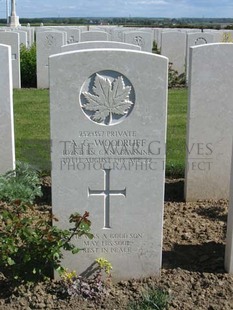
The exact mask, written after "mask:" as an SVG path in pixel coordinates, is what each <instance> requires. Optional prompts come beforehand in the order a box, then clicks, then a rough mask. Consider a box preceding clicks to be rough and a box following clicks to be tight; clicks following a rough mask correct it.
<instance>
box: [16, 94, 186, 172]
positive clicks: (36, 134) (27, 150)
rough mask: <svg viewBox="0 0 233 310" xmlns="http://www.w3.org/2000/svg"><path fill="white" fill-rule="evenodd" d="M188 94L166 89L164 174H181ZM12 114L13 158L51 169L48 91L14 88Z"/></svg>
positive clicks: (183, 160) (44, 168)
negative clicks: (13, 133) (14, 156)
mask: <svg viewBox="0 0 233 310" xmlns="http://www.w3.org/2000/svg"><path fill="white" fill-rule="evenodd" d="M187 93H188V92H187V89H171V90H169V96H168V102H169V103H168V130H167V168H166V175H167V176H175V177H181V176H183V175H184V166H185V135H186V134H185V133H186V113H187V101H188V99H187ZM14 117H15V139H16V159H17V160H19V161H24V162H28V163H30V164H32V165H33V166H34V167H35V168H37V169H40V170H42V171H46V172H48V171H50V133H49V130H50V129H49V92H48V90H37V89H21V90H14Z"/></svg>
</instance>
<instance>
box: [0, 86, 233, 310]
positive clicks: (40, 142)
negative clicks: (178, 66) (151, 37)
mask: <svg viewBox="0 0 233 310" xmlns="http://www.w3.org/2000/svg"><path fill="white" fill-rule="evenodd" d="M14 102H15V103H14V115H15V133H16V156H17V159H20V160H21V161H26V162H29V163H31V164H32V165H33V166H34V167H35V168H38V169H39V168H40V169H41V170H42V171H43V173H42V174H41V179H42V189H43V193H44V196H43V197H42V198H41V199H39V200H38V201H37V203H36V204H35V210H34V211H31V212H32V215H33V212H37V213H38V212H39V213H40V214H41V215H42V216H43V217H44V218H46V219H47V218H48V217H49V214H50V212H51V195H50V191H51V179H50V177H49V175H48V174H49V173H48V172H49V170H50V165H49V148H50V142H49V103H48V102H49V99H48V91H46V90H17V91H15V92H14ZM186 102H187V90H186V89H180V90H177V89H173V90H170V92H169V107H168V108H169V109H168V143H167V170H166V175H167V179H166V190H165V210H164V231H163V234H164V236H163V266H162V272H161V277H160V278H159V279H156V278H153V277H151V278H146V279H140V280H133V279H132V280H130V281H122V282H120V283H115V284H112V287H111V289H110V291H109V292H108V295H106V296H105V295H104V294H103V295H102V296H101V297H100V298H99V299H98V298H97V299H95V300H94V301H86V300H83V299H81V298H78V297H74V298H71V299H69V298H67V297H66V296H65V295H64V294H61V283H60V282H58V281H51V280H48V281H47V282H46V281H45V282H40V283H37V284H35V285H33V284H30V283H28V284H24V285H20V286H19V287H14V286H13V285H11V283H9V282H8V280H7V278H4V276H3V275H2V276H1V280H0V309H2V310H5V309H80V310H82V309H166V307H167V309H179V310H180V309H184V310H185V309H209V310H211V309H213V310H214V309H216V310H217V309H219V310H220V309H221V310H222V309H233V294H232V293H233V277H232V276H230V275H228V274H226V273H225V271H224V247H225V234H226V219H227V207H228V202H227V201H224V200H221V201H199V202H197V203H185V202H183V176H184V162H185V130H186V128H185V127H186V121H185V117H186V111H187V107H186ZM5 207H6V203H3V202H2V203H1V204H0V208H1V209H2V208H5ZM77 212H78V210H77ZM145 212H146V208H145ZM142 224H145V223H143V219H142ZM76 255H77V262H78V254H76ZM113 268H114V266H113ZM77 270H78V263H77ZM159 292H160V293H161V292H163V294H160V293H159ZM166 304H167V306H165V305H166Z"/></svg>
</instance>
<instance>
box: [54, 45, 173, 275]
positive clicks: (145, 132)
mask: <svg viewBox="0 0 233 310" xmlns="http://www.w3.org/2000/svg"><path fill="white" fill-rule="evenodd" d="M135 64H137V66H135ZM167 66H168V60H167V58H165V57H162V56H158V55H153V54H149V53H144V52H138V51H130V50H117V49H101V50H98V49H95V50H85V51H78V52H68V53H63V54H59V55H54V56H51V57H50V100H51V101H50V108H51V113H50V115H51V139H52V141H53V143H52V145H53V146H52V152H51V156H52V166H53V169H52V182H53V188H52V201H53V207H54V213H55V214H56V216H57V217H58V218H59V223H60V224H59V225H61V226H62V227H63V228H65V227H66V228H68V226H69V224H68V216H69V214H71V213H74V212H80V213H84V212H85V211H88V212H90V219H91V221H92V232H93V233H94V235H95V238H94V239H93V240H89V239H80V240H79V239H78V240H76V242H77V245H78V246H80V247H81V248H84V251H82V252H80V253H79V254H78V260H77V258H76V257H75V256H70V255H65V259H64V265H65V266H66V267H68V268H70V269H71V270H73V269H77V268H78V270H79V272H80V273H82V272H84V273H85V270H86V269H87V268H89V267H90V265H91V264H92V263H93V262H94V260H95V259H96V258H98V257H104V258H106V259H108V260H109V261H110V262H111V263H112V265H113V278H114V279H115V280H120V279H129V278H140V277H144V276H152V275H159V273H160V268H161V256H162V226H163V225H162V223H163V203H164V158H165V133H166V103H167ZM145 68H147V69H146V70H145ZM155 85H156V87H155ZM103 105H104V106H103ZM110 107H111V108H110Z"/></svg>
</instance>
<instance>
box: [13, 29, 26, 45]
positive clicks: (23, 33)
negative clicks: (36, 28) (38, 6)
mask: <svg viewBox="0 0 233 310" xmlns="http://www.w3.org/2000/svg"><path fill="white" fill-rule="evenodd" d="M14 32H16V33H18V34H19V42H20V45H21V44H23V45H24V46H26V47H27V46H28V39H27V32H26V31H23V30H19V29H16V30H14Z"/></svg>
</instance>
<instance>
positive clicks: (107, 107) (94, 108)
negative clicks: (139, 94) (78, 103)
mask: <svg viewBox="0 0 233 310" xmlns="http://www.w3.org/2000/svg"><path fill="white" fill-rule="evenodd" d="M92 92H93V94H91V93H89V92H83V93H82V94H83V96H84V97H85V99H86V101H87V103H86V104H83V105H82V107H83V109H84V110H87V111H91V112H94V113H93V114H92V115H91V119H92V120H93V121H95V122H98V123H101V122H104V123H107V125H109V124H111V123H112V119H113V118H114V115H118V116H120V115H122V116H124V115H126V114H127V112H128V111H129V109H130V108H131V106H132V105H133V102H131V101H130V100H129V95H130V92H131V86H125V83H124V80H123V77H122V76H119V77H117V78H116V79H115V80H114V81H113V82H111V80H110V79H108V78H105V77H103V76H101V75H99V74H98V73H96V76H95V80H94V86H93V88H92Z"/></svg>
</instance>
